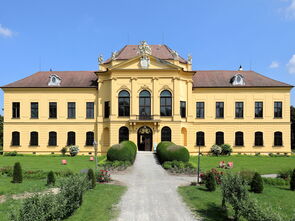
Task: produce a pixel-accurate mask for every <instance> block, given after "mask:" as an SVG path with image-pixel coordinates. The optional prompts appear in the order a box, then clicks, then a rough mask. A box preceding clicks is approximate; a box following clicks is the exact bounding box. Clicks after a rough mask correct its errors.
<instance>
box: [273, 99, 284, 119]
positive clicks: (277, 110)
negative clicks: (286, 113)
mask: <svg viewBox="0 0 295 221" xmlns="http://www.w3.org/2000/svg"><path fill="white" fill-rule="evenodd" d="M282 110H283V104H282V102H280V101H276V102H275V103H274V117H275V118H282Z"/></svg>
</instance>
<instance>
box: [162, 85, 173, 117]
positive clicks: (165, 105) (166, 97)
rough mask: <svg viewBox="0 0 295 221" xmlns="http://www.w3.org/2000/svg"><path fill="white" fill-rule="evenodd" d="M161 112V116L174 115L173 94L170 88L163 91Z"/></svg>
mask: <svg viewBox="0 0 295 221" xmlns="http://www.w3.org/2000/svg"><path fill="white" fill-rule="evenodd" d="M160 113H161V116H172V95H171V92H170V91H168V90H165V91H162V92H161V95H160Z"/></svg>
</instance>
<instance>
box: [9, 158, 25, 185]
mask: <svg viewBox="0 0 295 221" xmlns="http://www.w3.org/2000/svg"><path fill="white" fill-rule="evenodd" d="M22 182H23V172H22V168H21V165H20V163H19V162H16V163H15V164H14V167H13V175H12V183H22Z"/></svg>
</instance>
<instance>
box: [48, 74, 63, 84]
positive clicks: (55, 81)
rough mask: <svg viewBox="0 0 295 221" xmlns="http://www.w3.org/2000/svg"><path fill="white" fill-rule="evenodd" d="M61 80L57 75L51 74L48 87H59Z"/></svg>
mask: <svg viewBox="0 0 295 221" xmlns="http://www.w3.org/2000/svg"><path fill="white" fill-rule="evenodd" d="M60 83H61V78H60V77H59V76H58V75H57V74H51V75H50V76H49V82H48V86H60Z"/></svg>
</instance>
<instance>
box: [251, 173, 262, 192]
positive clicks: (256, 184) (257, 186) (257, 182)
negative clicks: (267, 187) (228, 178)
mask: <svg viewBox="0 0 295 221" xmlns="http://www.w3.org/2000/svg"><path fill="white" fill-rule="evenodd" d="M250 185H251V191H252V192H254V193H262V192H263V181H262V178H261V176H260V174H259V173H257V172H256V173H255V174H254V176H253V178H252V181H251V184H250Z"/></svg>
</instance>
